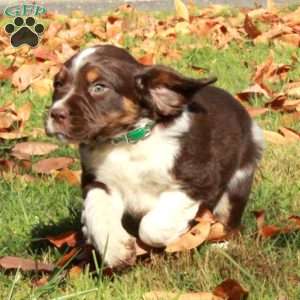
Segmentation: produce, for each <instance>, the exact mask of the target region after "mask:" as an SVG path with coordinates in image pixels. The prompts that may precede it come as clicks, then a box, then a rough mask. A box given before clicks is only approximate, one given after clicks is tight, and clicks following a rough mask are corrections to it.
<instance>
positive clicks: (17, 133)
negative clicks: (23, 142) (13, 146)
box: [0, 130, 29, 140]
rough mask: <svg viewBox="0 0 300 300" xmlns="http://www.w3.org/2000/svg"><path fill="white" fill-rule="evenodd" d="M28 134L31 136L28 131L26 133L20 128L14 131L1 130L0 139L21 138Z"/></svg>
mask: <svg viewBox="0 0 300 300" xmlns="http://www.w3.org/2000/svg"><path fill="white" fill-rule="evenodd" d="M28 136H29V134H28V133H24V132H21V131H19V130H16V131H12V132H0V139H4V140H19V139H23V138H25V137H28Z"/></svg>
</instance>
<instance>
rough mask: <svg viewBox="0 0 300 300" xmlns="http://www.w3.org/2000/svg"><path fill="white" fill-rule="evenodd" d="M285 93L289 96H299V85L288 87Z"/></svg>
mask: <svg viewBox="0 0 300 300" xmlns="http://www.w3.org/2000/svg"><path fill="white" fill-rule="evenodd" d="M287 94H288V96H290V97H295V98H300V86H296V87H294V88H289V89H288V90H287Z"/></svg>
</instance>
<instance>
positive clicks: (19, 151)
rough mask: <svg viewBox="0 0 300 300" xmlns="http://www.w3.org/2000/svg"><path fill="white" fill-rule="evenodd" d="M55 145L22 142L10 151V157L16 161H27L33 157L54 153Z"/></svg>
mask: <svg viewBox="0 0 300 300" xmlns="http://www.w3.org/2000/svg"><path fill="white" fill-rule="evenodd" d="M57 148H58V146H57V145H54V144H50V143H43V142H24V143H18V144H16V145H15V146H14V147H13V149H12V153H11V154H12V155H13V156H14V157H16V158H18V159H28V158H30V157H31V156H33V155H45V154H49V153H50V152H53V151H55V150H56V149H57Z"/></svg>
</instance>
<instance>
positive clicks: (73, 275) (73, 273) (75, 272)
mask: <svg viewBox="0 0 300 300" xmlns="http://www.w3.org/2000/svg"><path fill="white" fill-rule="evenodd" d="M81 273H82V270H81V268H80V267H79V266H74V267H72V268H71V269H70V270H69V272H68V274H69V277H70V279H73V280H74V279H77V278H79V277H80V274H81Z"/></svg>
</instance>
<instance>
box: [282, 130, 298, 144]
mask: <svg viewBox="0 0 300 300" xmlns="http://www.w3.org/2000/svg"><path fill="white" fill-rule="evenodd" d="M279 132H280V133H281V134H282V135H283V136H284V137H285V138H286V140H287V141H288V142H300V134H299V133H297V132H295V131H294V130H292V129H289V128H285V127H280V128H279Z"/></svg>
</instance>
